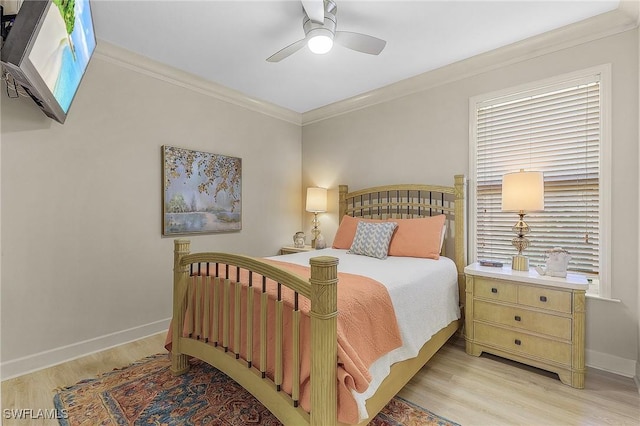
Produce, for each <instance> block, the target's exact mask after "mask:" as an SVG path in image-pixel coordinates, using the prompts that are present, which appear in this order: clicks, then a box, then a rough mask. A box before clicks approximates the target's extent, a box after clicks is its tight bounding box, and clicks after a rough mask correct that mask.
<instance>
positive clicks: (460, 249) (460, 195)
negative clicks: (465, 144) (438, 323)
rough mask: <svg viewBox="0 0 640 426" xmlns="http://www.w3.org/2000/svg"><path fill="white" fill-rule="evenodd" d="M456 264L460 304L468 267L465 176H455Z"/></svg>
mask: <svg viewBox="0 0 640 426" xmlns="http://www.w3.org/2000/svg"><path fill="white" fill-rule="evenodd" d="M454 187H455V197H456V199H455V216H456V221H455V228H456V230H455V232H456V234H455V235H456V237H455V242H456V243H455V244H456V247H455V250H456V253H455V263H456V268H457V269H458V287H459V288H460V303H463V301H464V300H465V287H466V283H465V277H464V268H465V266H467V200H466V196H467V178H466V176H465V175H455V183H454Z"/></svg>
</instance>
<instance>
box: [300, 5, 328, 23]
mask: <svg viewBox="0 0 640 426" xmlns="http://www.w3.org/2000/svg"><path fill="white" fill-rule="evenodd" d="M302 7H303V8H304V11H305V12H306V13H307V16H308V17H309V19H311V20H312V21H313V22H316V23H318V24H323V23H324V0H302Z"/></svg>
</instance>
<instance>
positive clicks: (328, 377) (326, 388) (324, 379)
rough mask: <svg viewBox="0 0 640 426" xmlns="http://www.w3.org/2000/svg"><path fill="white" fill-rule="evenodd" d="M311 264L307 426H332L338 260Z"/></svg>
mask: <svg viewBox="0 0 640 426" xmlns="http://www.w3.org/2000/svg"><path fill="white" fill-rule="evenodd" d="M309 263H310V264H311V278H310V279H309V283H310V284H311V297H310V299H311V311H310V312H309V316H310V317H311V347H312V348H314V350H313V353H312V354H311V377H313V380H312V381H311V407H322V409H320V410H318V409H313V408H312V409H311V426H331V425H335V424H336V422H337V416H338V393H337V387H336V375H337V362H336V361H337V359H338V331H337V325H338V259H337V258H335V257H330V256H319V257H313V258H311V259H310V260H309Z"/></svg>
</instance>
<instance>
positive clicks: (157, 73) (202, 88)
mask: <svg viewBox="0 0 640 426" xmlns="http://www.w3.org/2000/svg"><path fill="white" fill-rule="evenodd" d="M94 57H96V58H99V59H100V60H104V61H107V62H110V63H112V64H115V65H118V66H121V67H123V68H127V69H129V70H132V71H135V72H138V73H140V74H144V75H146V76H148V77H152V78H155V79H158V80H162V81H164V82H167V83H169V84H173V85H176V86H180V87H182V88H185V89H189V90H192V91H194V92H198V93H201V94H203V95H206V96H210V97H212V98H215V99H218V100H221V101H224V102H228V103H230V104H234V105H237V106H240V107H242V108H246V109H248V110H251V111H254V112H258V113H260V114H264V115H267V116H269V117H273V118H277V119H279V120H283V121H286V122H289V123H292V124H296V125H298V126H300V125H301V124H302V115H301V114H300V113H298V112H295V111H292V110H290V109H287V108H283V107H280V106H277V105H274V104H272V103H269V102H265V101H262V100H259V99H255V98H252V97H250V96H247V95H245V94H244V93H242V92H239V91H236V90H233V89H230V88H228V87H225V86H223V85H221V84H218V83H214V82H211V81H208V80H205V79H203V78H201V77H198V76H196V75H193V74H190V73H188V72H185V71H181V70H179V69H177V68H173V67H170V66H168V65H165V64H161V63H159V62H156V61H154V60H152V59H149V58H147V57H145V56H142V55H139V54H137V53H133V52H131V51H129V50H126V49H123V48H121V47H118V46H116V45H114V44H111V43H108V42H106V41H104V40H98V43H97V45H96V50H95V53H94Z"/></svg>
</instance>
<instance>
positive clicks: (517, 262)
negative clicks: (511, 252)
mask: <svg viewBox="0 0 640 426" xmlns="http://www.w3.org/2000/svg"><path fill="white" fill-rule="evenodd" d="M511 269H512V270H514V271H528V270H529V258H528V257H527V256H523V255H521V254H516V255H515V256H513V257H512V258H511Z"/></svg>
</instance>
